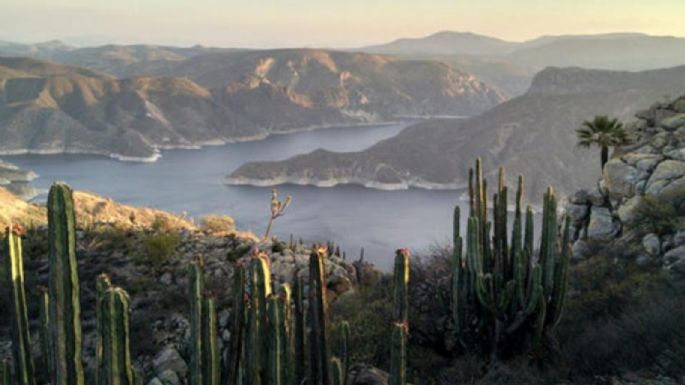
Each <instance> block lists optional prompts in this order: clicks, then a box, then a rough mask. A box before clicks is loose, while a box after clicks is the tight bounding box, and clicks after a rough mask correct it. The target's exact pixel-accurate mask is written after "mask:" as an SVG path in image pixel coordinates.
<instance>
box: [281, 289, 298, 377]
mask: <svg viewBox="0 0 685 385" xmlns="http://www.w3.org/2000/svg"><path fill="white" fill-rule="evenodd" d="M278 296H279V298H280V301H279V302H278V306H279V307H278V311H279V315H280V317H281V320H282V326H281V327H280V329H279V330H280V331H281V333H282V337H281V339H282V340H283V344H282V346H281V354H282V355H283V382H284V384H287V385H291V384H294V383H295V334H294V333H293V315H292V312H293V311H292V289H291V288H290V285H289V284H287V283H284V284H282V285H281V286H280V288H279V290H278Z"/></svg>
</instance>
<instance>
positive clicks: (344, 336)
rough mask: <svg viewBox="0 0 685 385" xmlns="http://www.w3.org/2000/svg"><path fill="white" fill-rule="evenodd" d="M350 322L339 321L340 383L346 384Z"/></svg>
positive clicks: (348, 365)
mask: <svg viewBox="0 0 685 385" xmlns="http://www.w3.org/2000/svg"><path fill="white" fill-rule="evenodd" d="M350 335H351V332H350V323H349V322H347V321H342V322H341V323H340V351H339V352H340V353H339V354H340V363H341V364H342V374H343V379H342V383H343V384H347V371H348V370H349V369H350V338H351V337H350Z"/></svg>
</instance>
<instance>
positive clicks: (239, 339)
mask: <svg viewBox="0 0 685 385" xmlns="http://www.w3.org/2000/svg"><path fill="white" fill-rule="evenodd" d="M245 275H246V273H245V267H244V266H243V265H241V264H239V265H236V266H235V268H234V269H233V325H232V328H231V341H230V342H231V346H230V348H229V352H228V370H227V371H226V381H225V384H224V385H233V384H238V374H239V370H240V366H241V363H242V361H243V360H242V352H243V340H244V336H245V322H246V321H247V319H246V314H247V313H246V311H247V307H246V306H245V285H246V280H245Z"/></svg>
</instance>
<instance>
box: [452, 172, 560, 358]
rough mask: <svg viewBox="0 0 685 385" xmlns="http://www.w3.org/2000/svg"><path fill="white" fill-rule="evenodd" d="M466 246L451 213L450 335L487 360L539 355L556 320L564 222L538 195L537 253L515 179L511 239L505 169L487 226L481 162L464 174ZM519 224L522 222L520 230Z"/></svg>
mask: <svg viewBox="0 0 685 385" xmlns="http://www.w3.org/2000/svg"><path fill="white" fill-rule="evenodd" d="M469 198H470V199H469V205H470V213H469V218H468V221H467V231H466V246H465V248H464V242H463V240H462V238H461V235H460V232H459V227H460V226H459V225H460V211H459V208H458V207H457V208H456V209H455V211H454V230H453V231H454V236H453V250H454V251H453V257H452V287H451V299H452V301H451V303H452V309H451V310H452V318H453V323H454V328H455V331H456V333H457V337H458V339H459V341H460V342H461V343H462V345H464V347H465V348H466V349H467V350H468V349H471V350H473V349H475V350H478V351H480V352H482V353H490V354H491V355H492V357H493V359H497V358H499V357H500V356H502V355H506V354H510V353H514V352H517V351H520V350H522V349H529V348H532V349H537V348H538V347H539V346H540V344H541V341H542V337H543V336H544V334H545V333H546V332H548V331H549V330H551V329H553V328H554V327H555V325H556V324H557V323H558V321H559V318H560V316H561V313H562V310H563V305H564V298H565V294H566V282H567V275H568V274H567V272H568V263H569V246H568V233H569V222H568V219H566V220H565V221H564V225H563V228H562V229H561V230H560V229H559V228H558V218H557V201H556V197H555V195H554V192H553V191H552V189H551V188H548V189H547V192H546V193H545V195H544V205H543V219H542V222H543V223H542V234H541V236H540V246H539V248H538V250H537V255H536V250H534V246H533V227H534V226H533V211H532V208H531V207H528V208H527V209H526V215H525V219H524V218H523V213H522V206H523V178H522V177H519V179H518V188H517V192H516V202H515V211H514V218H513V225H512V229H511V238H509V236H508V235H509V234H508V226H507V225H508V212H507V210H508V201H507V185H506V181H505V177H504V170H503V169H500V171H499V183H498V186H497V190H496V192H495V193H494V194H493V200H492V202H493V203H492V220H491V221H490V220H489V219H488V200H487V184H486V181H485V179H484V178H483V170H482V167H481V162H480V160H477V161H476V166H475V170H473V169H472V170H470V171H469ZM524 221H525V223H524Z"/></svg>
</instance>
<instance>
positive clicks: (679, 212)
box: [568, 96, 685, 277]
mask: <svg viewBox="0 0 685 385" xmlns="http://www.w3.org/2000/svg"><path fill="white" fill-rule="evenodd" d="M637 118H638V119H639V120H638V121H637V122H636V123H634V124H633V126H632V129H633V131H634V133H635V144H633V145H631V146H628V147H625V148H622V149H619V150H617V151H616V154H615V155H614V157H613V158H612V159H611V160H610V161H609V162H608V163H607V164H606V165H605V167H604V170H603V173H602V177H601V179H600V180H599V182H598V184H597V186H596V187H595V188H593V189H590V190H580V191H578V192H576V193H575V194H574V195H572V196H571V197H570V199H569V205H568V212H569V215H570V216H571V218H572V219H573V223H574V226H575V244H574V255H575V256H576V257H577V258H583V257H585V256H587V255H591V254H592V253H593V248H596V247H598V246H600V245H602V246H606V245H607V244H608V245H610V246H609V247H616V248H620V249H621V251H622V253H623V254H624V255H625V256H626V257H628V258H636V259H637V261H638V262H639V263H660V264H663V265H664V266H666V267H667V268H668V269H670V270H671V271H673V272H674V273H676V274H680V275H682V276H683V277H685V96H683V97H680V98H678V99H676V100H675V101H673V102H664V103H657V104H655V105H653V106H652V107H651V108H649V109H648V110H645V111H641V112H639V113H638V114H637Z"/></svg>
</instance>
